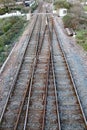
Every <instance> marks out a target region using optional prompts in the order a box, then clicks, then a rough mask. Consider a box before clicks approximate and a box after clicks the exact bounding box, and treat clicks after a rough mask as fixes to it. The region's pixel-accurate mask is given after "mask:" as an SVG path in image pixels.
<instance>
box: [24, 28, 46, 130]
mask: <svg viewBox="0 0 87 130" xmlns="http://www.w3.org/2000/svg"><path fill="white" fill-rule="evenodd" d="M44 31H46V28H45V30H44ZM44 34H45V32H44V33H43V37H44ZM43 39H44V38H43ZM43 39H42V42H43ZM41 45H42V44H41ZM38 46H39V43H38ZM38 48H39V47H38ZM38 48H37V52H36V57H35V60H34V66H33V71H32V76H31V82H30V89H29V94H28V102H27V109H26V115H25V121H24V127H23V130H26V126H27V119H28V114H29V106H30V96H31V89H32V84H33V77H34V72H35V67H36V64H37V59H38V56H39V53H38ZM40 49H41V46H40Z"/></svg>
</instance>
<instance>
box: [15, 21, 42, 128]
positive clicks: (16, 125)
mask: <svg viewBox="0 0 87 130" xmlns="http://www.w3.org/2000/svg"><path fill="white" fill-rule="evenodd" d="M40 30H41V19H40V26H39V31H38V37H37V47H36V54H35V55H36V56H37V55H38V46H39V40H40ZM36 56H35V58H34V62H33V64H34V65H35V64H36V62H35V61H36ZM34 65H33V68H34ZM31 72H32V73H33V69H32V70H31ZM31 79H32V74H31ZM31 79H30V81H29V82H28V84H27V89H26V92H25V95H24V98H23V102H22V104H21V107H20V110H19V113H18V117H17V121H16V124H15V128H14V130H16V129H17V127H18V122H19V119H20V115H21V111H22V108H23V105H24V101H25V98H26V94H27V91H28V89H29V87H30V84H31ZM29 91H30V90H29Z"/></svg>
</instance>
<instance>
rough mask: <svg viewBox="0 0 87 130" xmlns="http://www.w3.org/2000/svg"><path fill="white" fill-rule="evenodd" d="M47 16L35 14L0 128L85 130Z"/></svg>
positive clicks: (82, 115) (76, 96)
mask: <svg viewBox="0 0 87 130" xmlns="http://www.w3.org/2000/svg"><path fill="white" fill-rule="evenodd" d="M46 17H48V18H46ZM49 17H50V16H49V14H47V15H42V16H41V15H37V16H36V17H35V22H34V23H33V29H32V32H31V35H30V39H29V43H28V45H27V48H26V50H25V53H24V57H23V60H22V62H21V65H20V69H19V71H18V75H17V78H16V80H15V82H14V84H13V85H12V87H11V89H10V91H9V95H8V98H7V100H6V104H5V107H4V109H3V112H2V115H1V117H0V130H87V123H86V118H85V115H84V113H83V109H82V106H81V103H80V99H79V96H78V93H77V90H76V87H75V84H74V82H73V77H72V75H71V72H70V69H69V65H68V63H67V59H66V57H65V54H64V52H63V49H62V47H61V43H59V39H58V35H57V31H56V27H55V25H54V22H53V21H52V19H49ZM47 21H48V24H47Z"/></svg>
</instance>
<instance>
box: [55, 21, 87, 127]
mask: <svg viewBox="0 0 87 130" xmlns="http://www.w3.org/2000/svg"><path fill="white" fill-rule="evenodd" d="M53 27H54V30H55V33H56V37H57V41H58V43H59V47H60V50H61V52H62V54H63V56H64V59H65V62H66V66H67V68H68V73H69V77H70V79H71V82H72V85H73V88H74V92H75V95H76V97H77V101H78V104H79V107H80V111H81V114H82V116H83V120H84V123H85V126H86V128H87V121H86V117H85V114H84V111H83V108H82V105H81V101H80V98H79V95H78V92H77V90H76V85H75V82H74V79H73V75H72V72H71V69H70V66H69V63H68V61H67V58H66V54H65V52H64V49H63V46H62V41H61V39H59V38H58V33H57V29H56V25H55V23H54V20H53Z"/></svg>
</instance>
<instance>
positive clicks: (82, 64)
mask: <svg viewBox="0 0 87 130" xmlns="http://www.w3.org/2000/svg"><path fill="white" fill-rule="evenodd" d="M54 18H55V23H56V25H57V32H58V35H59V39H60V41H61V44H62V46H63V49H64V52H65V54H66V57H67V60H68V63H69V66H70V69H71V72H72V75H73V78H74V81H75V84H76V88H77V91H78V94H79V97H80V100H81V103H82V107H83V110H84V113H85V115H86V119H87V52H85V51H84V50H83V48H82V47H81V46H79V45H78V44H77V43H76V40H75V38H74V37H69V36H67V34H66V33H65V30H64V27H63V23H62V20H61V18H59V17H56V16H55V17H54Z"/></svg>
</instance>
